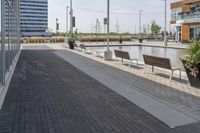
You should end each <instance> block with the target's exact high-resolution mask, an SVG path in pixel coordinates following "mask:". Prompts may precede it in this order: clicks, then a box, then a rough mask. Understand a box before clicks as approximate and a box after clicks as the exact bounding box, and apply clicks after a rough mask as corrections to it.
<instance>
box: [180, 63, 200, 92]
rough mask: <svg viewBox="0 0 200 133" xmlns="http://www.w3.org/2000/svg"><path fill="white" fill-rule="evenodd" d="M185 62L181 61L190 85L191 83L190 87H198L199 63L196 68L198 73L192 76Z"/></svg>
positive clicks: (199, 87) (199, 80) (199, 84)
mask: <svg viewBox="0 0 200 133" xmlns="http://www.w3.org/2000/svg"><path fill="white" fill-rule="evenodd" d="M182 62H183V61H182ZM185 64H186V63H185V62H183V65H184V67H185V71H186V74H187V76H188V79H189V82H190V85H191V86H192V87H196V88H198V89H200V65H199V68H198V71H199V73H198V74H197V76H196V77H195V76H193V75H192V74H191V70H190V69H188V68H187V67H186V66H185Z"/></svg>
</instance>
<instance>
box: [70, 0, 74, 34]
mask: <svg viewBox="0 0 200 133" xmlns="http://www.w3.org/2000/svg"><path fill="white" fill-rule="evenodd" d="M70 34H71V36H72V35H73V9H72V0H70Z"/></svg>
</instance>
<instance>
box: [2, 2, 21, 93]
mask: <svg viewBox="0 0 200 133" xmlns="http://www.w3.org/2000/svg"><path fill="white" fill-rule="evenodd" d="M0 7H1V11H0V14H1V17H0V18H1V19H0V24H1V26H0V33H1V37H0V94H1V92H2V90H3V86H4V85H5V84H6V83H7V80H8V77H9V76H10V75H11V71H12V70H13V68H14V67H13V66H14V63H16V57H17V55H19V51H20V27H19V25H20V23H19V22H20V21H19V20H20V19H19V0H1V6H0Z"/></svg>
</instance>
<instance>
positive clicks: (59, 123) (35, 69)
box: [0, 50, 200, 133]
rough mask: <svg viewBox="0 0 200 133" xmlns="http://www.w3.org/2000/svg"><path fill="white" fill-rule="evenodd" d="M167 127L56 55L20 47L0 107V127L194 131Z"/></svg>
mask: <svg viewBox="0 0 200 133" xmlns="http://www.w3.org/2000/svg"><path fill="white" fill-rule="evenodd" d="M199 131H200V127H199V123H197V124H192V125H188V126H185V127H179V128H176V129H170V128H169V127H167V126H166V125H165V124H163V123H161V122H160V121H158V120H157V119H155V118H154V117H152V116H151V115H149V114H148V113H146V112H145V111H143V110H142V109H140V108H139V107H137V106H136V105H134V104H133V103H131V102H129V101H128V100H126V99H125V98H123V97H122V96H120V95H119V94H117V93H115V92H114V91H112V90H110V89H109V88H107V87H105V86H104V85H102V84H101V83H99V82H98V81H96V80H94V79H92V78H91V77H89V76H87V75H86V74H84V73H83V72H81V71H80V70H78V69H77V68H75V67H74V66H72V65H71V64H69V63H67V62H66V61H64V60H62V59H61V58H59V57H58V56H56V55H55V54H54V53H53V51H52V50H24V51H22V53H21V57H20V59H19V62H18V64H17V67H16V70H15V73H14V75H13V78H12V81H11V84H10V87H9V90H8V93H7V96H6V99H5V102H4V104H3V107H2V110H1V111H0V133H11V132H12V133H167V132H171V133H173V132H174V133H175V132H177V133H198V132H199Z"/></svg>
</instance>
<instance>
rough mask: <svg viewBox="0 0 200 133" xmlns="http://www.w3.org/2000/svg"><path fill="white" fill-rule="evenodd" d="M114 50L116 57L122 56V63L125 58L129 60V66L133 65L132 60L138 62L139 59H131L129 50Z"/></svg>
mask: <svg viewBox="0 0 200 133" xmlns="http://www.w3.org/2000/svg"><path fill="white" fill-rule="evenodd" d="M114 52H115V56H116V59H117V58H121V59H122V63H123V61H124V59H126V60H129V68H130V67H131V62H132V61H136V63H137V64H138V59H131V58H130V55H129V53H128V52H126V51H121V50H114Z"/></svg>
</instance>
